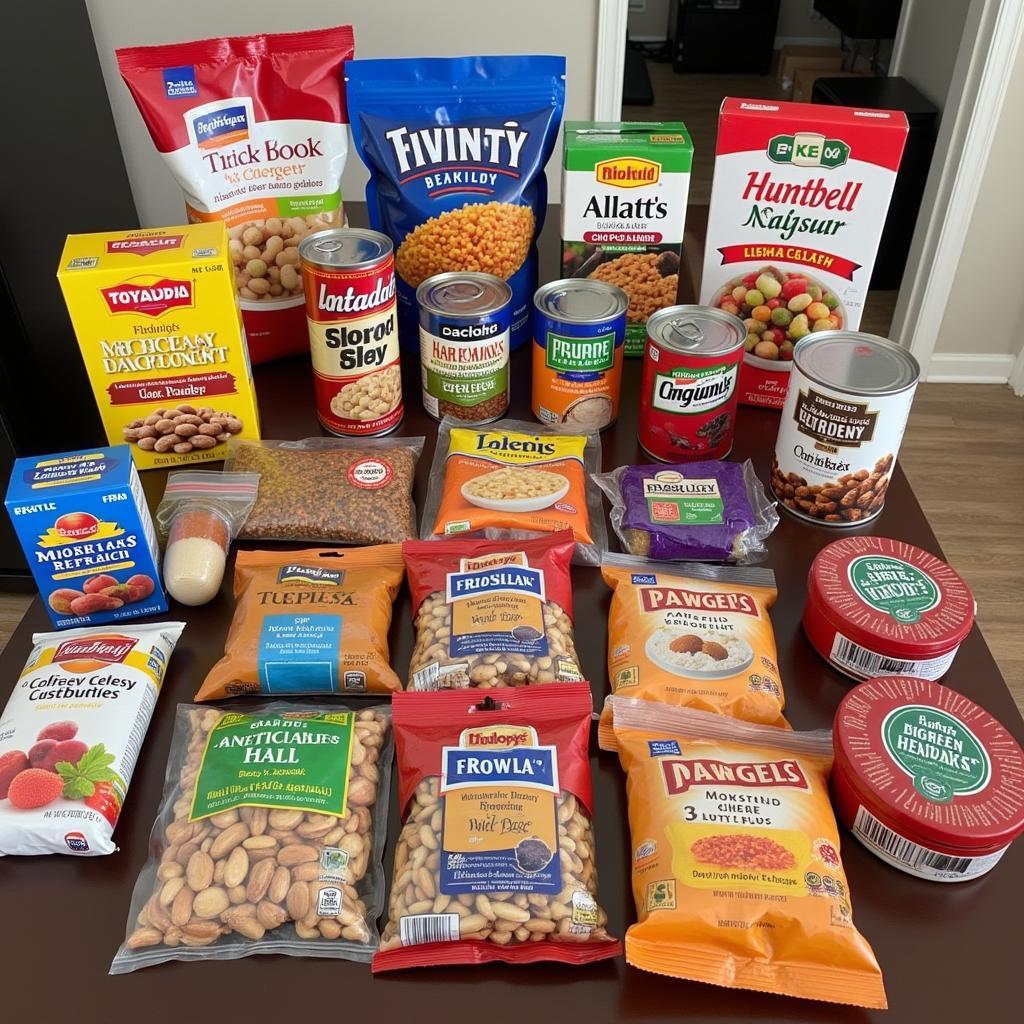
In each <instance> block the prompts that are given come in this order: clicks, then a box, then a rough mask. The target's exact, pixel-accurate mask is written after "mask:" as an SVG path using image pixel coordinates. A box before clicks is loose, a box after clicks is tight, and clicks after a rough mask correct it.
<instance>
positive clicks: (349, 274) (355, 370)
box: [299, 228, 404, 437]
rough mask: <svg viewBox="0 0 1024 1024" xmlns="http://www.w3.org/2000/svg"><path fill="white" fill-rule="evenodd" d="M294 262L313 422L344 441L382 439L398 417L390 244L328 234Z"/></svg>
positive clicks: (314, 239)
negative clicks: (301, 294)
mask: <svg viewBox="0 0 1024 1024" xmlns="http://www.w3.org/2000/svg"><path fill="white" fill-rule="evenodd" d="M299 257H300V261H301V266H302V283H303V289H304V291H305V296H306V324H307V326H308V328H309V348H310V353H311V355H312V357H313V379H314V384H315V387H316V411H317V416H318V417H319V419H320V422H321V423H322V424H323V425H324V427H326V428H327V429H328V430H329V431H330V432H331V433H332V434H340V435H342V436H347V437H370V436H372V435H374V434H387V433H389V432H390V431H392V430H394V429H395V428H396V427H397V426H398V425H399V423H401V422H402V416H403V414H404V407H403V405H402V375H401V369H400V367H399V362H398V356H399V351H398V320H397V310H396V304H395V256H394V251H393V249H392V245H391V239H389V238H388V237H387V236H386V235H382V234H380V233H379V232H377V231H367V230H364V229H362V228H330V229H328V230H327V231H318V232H317V233H316V234H313V235H310V236H309V237H308V238H306V239H305V240H304V241H303V242H302V243H301V244H300V246H299Z"/></svg>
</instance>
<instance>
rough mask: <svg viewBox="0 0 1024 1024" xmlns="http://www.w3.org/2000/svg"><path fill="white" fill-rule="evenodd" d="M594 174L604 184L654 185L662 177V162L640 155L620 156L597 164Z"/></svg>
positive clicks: (622, 185)
mask: <svg viewBox="0 0 1024 1024" xmlns="http://www.w3.org/2000/svg"><path fill="white" fill-rule="evenodd" d="M594 176H595V177H596V178H597V180H598V181H599V182H600V183H601V184H602V185H615V186H617V187H618V188H643V186H645V185H653V184H654V183H655V182H656V181H657V180H658V179H659V178H660V177H661V164H657V163H655V162H654V161H653V160H644V159H643V157H638V156H620V157H616V158H615V159H614V160H602V161H601V162H600V163H598V164H595V166H594Z"/></svg>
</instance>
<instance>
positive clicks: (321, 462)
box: [224, 437, 424, 544]
mask: <svg viewBox="0 0 1024 1024" xmlns="http://www.w3.org/2000/svg"><path fill="white" fill-rule="evenodd" d="M423 442H424V438H422V437H377V438H352V439H349V438H342V437H307V438H306V439H305V440H302V441H233V442H232V443H231V444H230V446H229V448H228V457H227V461H226V462H225V463H224V468H225V469H226V470H231V471H234V472H251V473H259V475H260V486H259V494H258V495H257V498H256V504H255V505H254V506H253V509H252V511H251V512H250V513H249V518H248V519H247V520H246V522H245V525H244V526H243V528H242V531H241V533H239V535H238V539H239V540H294V541H304V542H306V543H310V544H388V543H397V542H400V541H403V540H410V539H412V538H414V537H415V536H416V505H415V504H414V502H413V500H412V485H413V478H414V476H415V475H416V462H417V460H418V459H419V457H420V453H421V452H422V451H423Z"/></svg>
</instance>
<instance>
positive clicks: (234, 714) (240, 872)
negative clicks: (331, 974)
mask: <svg viewBox="0 0 1024 1024" xmlns="http://www.w3.org/2000/svg"><path fill="white" fill-rule="evenodd" d="M392 749H393V748H392V741H391V709H390V708H389V707H388V706H387V705H386V704H380V705H373V706H369V707H368V706H366V705H365V704H364V705H362V706H361V707H359V708H355V707H352V708H349V707H346V706H344V705H342V704H330V705H327V704H309V703H301V704H300V703H297V702H295V703H288V702H285V701H279V702H274V703H269V704H256V705H253V704H246V705H245V706H244V707H242V708H240V709H239V710H237V711H225V710H221V709H219V708H216V709H215V708H204V707H196V706H195V705H190V704H179V705H178V709H177V717H176V719H175V723H174V737H173V739H172V741H171V754H170V758H169V759H168V762H167V778H166V782H165V783H164V799H163V803H162V804H161V807H160V811H159V813H158V815H157V819H156V821H155V822H154V824H153V830H152V832H151V834H150V842H149V850H150V856H149V860H148V861H147V863H146V866H145V867H144V868H143V870H142V873H141V874H140V875H139V878H138V880H137V881H136V883H135V890H134V892H133V893H132V903H131V910H130V912H129V917H128V927H127V932H126V935H125V941H124V943H123V944H122V946H121V948H120V949H119V950H118V952H117V955H116V956H115V957H114V962H113V963H112V964H111V967H110V973H111V974H126V973H127V972H129V971H136V970H138V969H139V968H141V967H150V966H152V965H153V964H159V963H163V962H164V961H167V960H237V959H238V958H240V957H243V956H251V955H253V954H256V953H279V954H284V955H285V956H319V957H340V958H344V959H346V960H362V961H367V960H369V959H370V957H371V956H372V955H373V950H374V949H376V947H377V943H378V934H377V925H376V921H377V917H378V915H379V914H380V911H381V908H382V906H383V902H384V888H383V885H382V882H383V878H382V868H381V851H382V850H383V848H384V833H385V831H386V829H387V814H388V794H389V791H390V786H391V756H392Z"/></svg>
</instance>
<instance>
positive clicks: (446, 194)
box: [345, 54, 565, 352]
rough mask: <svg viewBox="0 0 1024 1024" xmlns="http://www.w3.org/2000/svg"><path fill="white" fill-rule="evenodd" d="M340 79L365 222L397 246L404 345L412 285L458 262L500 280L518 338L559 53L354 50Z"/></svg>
mask: <svg viewBox="0 0 1024 1024" xmlns="http://www.w3.org/2000/svg"><path fill="white" fill-rule="evenodd" d="M345 82H346V83H347V98H348V112H349V116H350V117H351V119H352V139H353V142H354V143H355V147H356V151H357V152H358V154H359V156H360V157H361V158H362V160H363V163H364V164H366V167H367V169H368V170H369V172H370V180H369V182H368V184H367V186H366V205H367V208H368V210H369V215H370V227H372V228H374V229H376V230H377V231H382V232H383V233H384V234H386V235H387V236H388V237H389V238H390V239H391V240H392V242H394V245H395V282H396V284H397V286H398V324H399V330H400V332H401V341H402V347H403V348H405V349H411V350H414V351H417V352H418V351H419V350H420V337H419V332H418V317H417V304H416V289H417V288H418V287H419V286H420V285H421V284H422V283H423V282H424V281H426V280H427V279H428V278H430V277H433V276H434V275H435V274H443V273H447V272H449V271H459V270H470V271H479V272H483V273H485V274H493V275H494V276H495V277H498V278H501V280H503V281H508V284H509V287H510V288H511V290H512V310H511V315H512V324H511V332H512V333H511V347H512V348H513V349H516V348H519V346H520V345H523V344H525V343H526V341H527V340H528V339H529V335H530V314H531V310H532V307H531V303H532V301H533V293H534V292H535V291H536V290H537V249H536V244H535V243H536V239H537V236H538V235H539V234H540V230H541V228H542V227H543V226H544V215H545V213H546V212H547V179H546V178H545V175H544V167H545V165H546V164H547V162H548V159H549V158H550V156H551V152H552V150H553V149H554V146H555V141H556V139H557V137H558V126H559V123H560V121H561V119H562V107H563V106H564V103H565V57H557V56H533V55H518V54H517V55H504V56H494V57H492V56H485V57H414V58H402V59H397V60H396V59H394V58H387V59H381V60H351V61H349V62H348V63H347V64H346V65H345Z"/></svg>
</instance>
